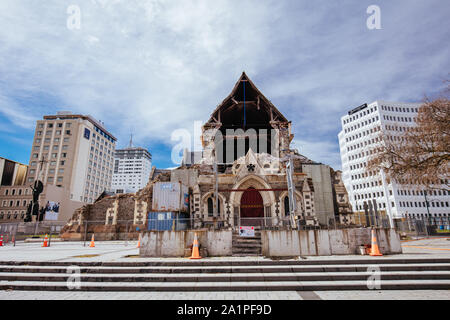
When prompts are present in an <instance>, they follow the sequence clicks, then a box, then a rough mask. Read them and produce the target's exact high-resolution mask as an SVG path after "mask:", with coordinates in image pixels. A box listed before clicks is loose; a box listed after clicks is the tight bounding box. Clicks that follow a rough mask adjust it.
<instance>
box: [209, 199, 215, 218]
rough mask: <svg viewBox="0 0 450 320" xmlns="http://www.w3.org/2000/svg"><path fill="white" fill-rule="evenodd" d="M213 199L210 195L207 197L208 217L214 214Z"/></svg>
mask: <svg viewBox="0 0 450 320" xmlns="http://www.w3.org/2000/svg"><path fill="white" fill-rule="evenodd" d="M213 204H214V203H213V199H212V198H211V197H209V198H208V217H212V216H213V214H214V205H213Z"/></svg>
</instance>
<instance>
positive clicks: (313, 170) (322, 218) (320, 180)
mask: <svg viewBox="0 0 450 320" xmlns="http://www.w3.org/2000/svg"><path fill="white" fill-rule="evenodd" d="M302 171H303V172H304V173H306V174H307V175H308V177H310V178H312V180H313V186H314V207H315V211H316V216H317V219H318V220H319V222H320V223H321V224H324V225H328V221H329V219H330V218H334V203H333V189H332V183H331V171H330V167H329V166H327V165H325V164H302Z"/></svg>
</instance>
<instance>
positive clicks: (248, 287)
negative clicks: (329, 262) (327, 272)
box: [0, 279, 450, 292]
mask: <svg viewBox="0 0 450 320" xmlns="http://www.w3.org/2000/svg"><path fill="white" fill-rule="evenodd" d="M71 284H73V282H72V283H71ZM380 285H381V287H380V290H450V280H440V279H439V280H381V281H380ZM370 289H371V288H369V287H368V283H367V281H366V280H364V281H288V282H285V281H254V282H248V281H226V282H126V283H123V282H122V283H121V282H81V287H80V289H76V291H115V292H124V291H329V290H332V291H338V290H370ZM0 290H27V291H69V290H73V288H70V287H69V286H68V283H67V282H65V281H64V282H52V281H49V282H33V281H12V282H11V281H0Z"/></svg>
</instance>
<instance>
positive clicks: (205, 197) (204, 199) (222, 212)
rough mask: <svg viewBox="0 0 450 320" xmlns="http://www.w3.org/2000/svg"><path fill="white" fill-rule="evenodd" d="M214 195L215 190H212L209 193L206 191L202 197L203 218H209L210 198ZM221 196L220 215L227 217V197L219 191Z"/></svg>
mask: <svg viewBox="0 0 450 320" xmlns="http://www.w3.org/2000/svg"><path fill="white" fill-rule="evenodd" d="M209 197H212V198H214V192H213V191H210V192H208V193H205V194H204V195H203V196H202V198H201V202H200V205H201V208H202V211H201V214H202V217H203V218H208V198H209ZM218 197H219V206H220V207H219V217H221V218H224V217H225V210H226V198H225V196H224V195H223V194H221V193H218ZM210 218H212V217H210Z"/></svg>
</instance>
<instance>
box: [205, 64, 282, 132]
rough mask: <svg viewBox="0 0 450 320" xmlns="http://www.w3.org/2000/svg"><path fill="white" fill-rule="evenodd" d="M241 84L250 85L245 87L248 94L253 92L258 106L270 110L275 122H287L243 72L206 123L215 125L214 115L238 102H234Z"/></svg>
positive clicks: (215, 118)
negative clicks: (257, 100)
mask: <svg viewBox="0 0 450 320" xmlns="http://www.w3.org/2000/svg"><path fill="white" fill-rule="evenodd" d="M243 83H246V84H248V85H250V87H248V85H246V86H245V87H246V88H247V89H246V90H247V91H248V92H253V93H254V94H255V95H256V96H257V97H258V98H259V105H258V107H259V106H261V107H263V108H268V109H270V110H271V111H272V112H273V114H274V116H275V118H276V121H281V122H288V120H287V119H286V117H285V116H284V115H283V114H282V113H281V112H280V111H279V110H278V109H277V108H276V107H275V106H274V105H273V104H272V102H270V100H269V99H267V98H266V97H265V96H264V95H263V94H262V93H261V91H259V89H258V88H257V87H256V86H255V84H254V83H253V82H252V81H251V80H250V78H249V77H248V76H247V75H246V74H245V72H242V75H241V76H240V78H239V79H238V81H237V82H236V84H235V85H234V87H233V90H232V91H231V93H230V94H229V95H228V96H227V97H226V98H225V99H224V100H223V101H222V103H220V104H219V105H218V106H217V108H216V109H215V110H214V111H213V113H212V114H211V117H210V119H209V120H208V122H207V123H215V122H217V120H218V119H217V117H216V114H217V113H218V111H219V110H221V109H222V110H225V109H227V108H228V107H230V106H233V105H234V104H237V103H238V101H236V99H235V96H237V95H238V93H239V91H240V90H241V86H243Z"/></svg>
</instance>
